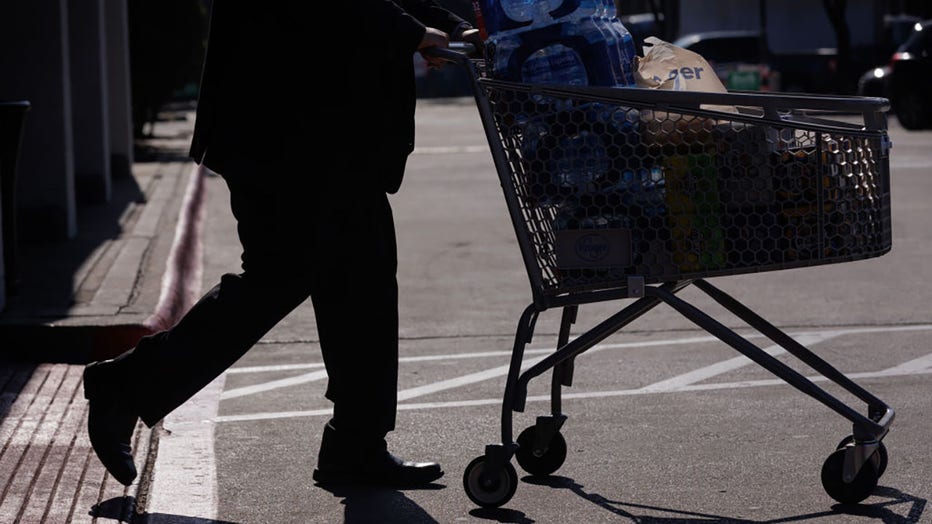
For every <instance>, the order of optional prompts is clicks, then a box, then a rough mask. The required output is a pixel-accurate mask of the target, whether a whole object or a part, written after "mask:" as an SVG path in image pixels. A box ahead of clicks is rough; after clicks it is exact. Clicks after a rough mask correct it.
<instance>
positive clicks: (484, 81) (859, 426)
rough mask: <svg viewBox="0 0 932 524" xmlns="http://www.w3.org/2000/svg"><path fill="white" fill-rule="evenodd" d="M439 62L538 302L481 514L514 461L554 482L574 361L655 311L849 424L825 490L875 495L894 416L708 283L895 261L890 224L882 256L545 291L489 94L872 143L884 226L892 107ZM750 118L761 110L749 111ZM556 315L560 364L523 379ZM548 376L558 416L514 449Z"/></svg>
mask: <svg viewBox="0 0 932 524" xmlns="http://www.w3.org/2000/svg"><path fill="white" fill-rule="evenodd" d="M435 53H436V54H438V55H440V56H442V57H443V58H445V59H447V60H449V61H451V62H455V63H456V64H458V65H459V66H461V67H464V68H465V69H466V71H467V73H468V77H469V79H470V81H471V83H472V87H473V93H474V96H475V101H476V104H477V107H478V109H479V114H480V117H481V121H482V124H483V127H484V129H485V133H486V138H487V140H488V143H489V146H490V150H491V153H492V158H493V160H494V164H495V167H496V170H497V172H498V175H499V178H500V179H501V183H502V188H503V192H504V197H505V201H506V204H507V206H508V209H509V213H510V216H511V220H512V223H513V226H514V230H515V233H516V235H517V240H518V244H519V247H520V250H521V254H522V258H523V260H524V264H525V267H526V269H527V272H528V278H529V281H530V284H531V289H532V293H533V302H532V303H531V304H530V305H528V306H527V308H526V309H525V310H524V312H523V313H522V315H521V317H520V320H519V321H518V325H517V331H516V333H515V339H514V347H513V350H512V356H511V362H510V368H509V372H508V376H507V382H506V385H505V391H504V397H503V401H502V407H501V442H500V443H496V444H490V445H488V446H486V448H485V453H484V454H482V455H480V456H478V457H476V459H474V460H473V461H472V462H471V463H470V464H469V466H467V468H466V470H465V472H464V475H463V483H464V488H465V490H466V492H467V494H468V495H469V497H470V499H471V500H472V501H473V502H475V503H476V504H477V505H480V506H484V507H498V506H501V505H503V504H505V503H506V502H508V500H510V499H511V497H512V496H513V494H514V493H515V490H516V485H517V474H516V471H515V469H514V467H513V466H512V465H511V459H512V457H517V459H518V462H519V464H520V465H521V466H522V467H523V468H524V469H525V470H527V471H528V472H529V473H531V474H535V475H547V474H550V473H552V472H553V471H555V470H556V469H557V468H559V467H560V465H562V462H563V460H564V458H565V455H566V445H565V442H564V441H563V438H562V436H561V435H560V428H561V426H562V425H563V423H564V422H565V420H566V418H567V417H566V415H564V413H563V410H562V399H561V391H562V388H563V387H565V386H570V385H572V380H573V368H574V365H573V364H574V359H575V358H576V357H577V356H578V355H580V354H582V353H584V352H585V351H587V350H589V349H590V348H592V347H594V346H595V345H596V344H598V343H599V342H601V341H602V340H604V339H605V338H607V337H609V336H610V335H612V334H614V333H616V332H618V331H619V330H621V329H622V328H624V327H625V326H627V325H628V324H630V323H631V322H632V321H634V320H635V319H637V318H639V317H641V316H642V315H644V314H646V313H647V312H649V311H650V310H652V309H653V308H654V307H655V306H657V305H659V304H667V305H669V306H670V307H672V308H673V309H674V310H676V311H677V312H678V313H680V314H681V315H683V316H684V317H686V318H687V319H689V320H690V321H692V322H693V323H695V324H696V325H697V326H699V327H700V328H702V329H704V330H706V331H707V332H709V333H710V334H712V335H714V336H715V337H717V338H718V339H720V340H721V341H723V342H724V343H726V344H728V345H729V346H731V347H732V348H734V349H735V350H737V351H738V352H740V353H741V354H743V355H745V356H746V357H748V358H749V359H751V360H752V361H754V362H755V363H757V364H758V365H760V366H761V367H763V368H764V369H766V370H768V371H770V372H771V373H773V374H774V375H776V376H777V377H779V378H780V379H782V380H784V381H785V382H787V383H788V384H790V385H792V386H793V387H795V388H796V389H798V390H799V391H801V392H802V393H804V394H806V395H808V396H810V397H812V398H814V399H815V400H817V401H819V402H821V403H822V404H824V405H825V406H827V407H828V408H829V409H831V410H833V411H834V412H836V413H837V414H838V415H840V416H842V417H844V418H845V419H847V420H849V421H850V422H851V423H852V433H851V435H849V436H847V437H845V439H843V440H842V441H841V443H840V444H839V445H838V447H837V449H836V452H835V453H833V454H832V455H831V456H830V457H829V458H828V460H826V462H825V464H824V465H823V470H822V481H823V486H824V487H825V489H826V491H827V492H828V494H829V495H830V496H832V497H833V498H835V499H836V500H839V501H840V502H843V503H857V502H860V501H861V500H863V499H864V498H866V497H867V496H869V495H870V493H871V492H872V491H873V488H874V487H875V486H876V483H877V479H878V478H879V476H880V475H881V474H882V473H883V472H884V470H885V468H886V462H887V457H886V449H885V448H884V446H883V443H882V440H883V438H884V436H885V435H886V434H887V432H888V431H889V429H890V426H891V424H892V422H893V419H894V410H893V408H892V407H890V406H889V405H887V404H886V403H885V402H883V401H882V400H880V399H879V398H878V397H876V396H875V395H873V394H871V393H870V392H868V391H867V390H865V389H864V388H862V387H861V386H859V385H858V384H856V383H855V382H854V381H852V380H851V379H849V378H848V377H847V376H845V374H843V373H842V372H840V371H838V370H837V369H836V368H835V367H833V366H832V365H831V364H829V363H828V362H826V361H825V360H823V359H822V358H820V357H819V356H818V355H816V354H814V353H813V352H812V351H810V350H809V349H808V348H806V347H805V346H803V345H802V344H800V343H799V342H797V341H796V340H794V339H793V338H792V337H790V336H789V335H787V334H786V333H785V332H783V331H782V330H781V329H779V328H777V327H776V326H774V325H773V324H771V323H770V322H768V321H767V320H765V319H764V318H763V317H761V316H760V315H758V314H757V313H755V312H754V311H752V310H751V309H750V308H748V307H747V306H745V305H744V304H742V303H741V302H739V301H738V300H737V299H735V298H734V297H732V296H730V295H729V294H727V293H725V292H724V291H722V290H721V289H719V288H718V287H716V286H714V285H712V284H711V283H710V282H709V281H708V280H707V278H709V277H716V276H723V275H734V274H739V273H748V272H755V271H768V270H776V269H786V268H791V267H803V266H811V265H817V264H827V263H837V262H845V261H850V260H858V259H863V258H869V257H874V256H879V255H882V254H884V253H886V252H887V251H889V249H890V242H891V240H890V237H891V236H892V235H889V216H887V217H886V218H887V220H886V224H885V225H884V227H885V228H886V229H887V231H886V234H885V238H884V242H883V245H882V246H880V248H879V249H877V250H874V251H870V252H862V253H859V254H856V255H854V256H834V257H826V258H825V259H814V260H807V261H797V262H790V263H779V264H770V265H768V266H766V267H753V266H748V267H743V268H738V269H734V268H732V269H711V270H700V271H693V272H684V273H683V274H681V275H673V278H671V276H670V275H660V276H656V275H655V276H650V275H649V276H647V277H645V276H639V275H629V276H627V277H625V278H624V280H623V281H620V282H614V283H613V284H612V285H609V286H601V287H599V286H595V287H591V288H589V289H587V288H585V287H583V288H578V289H574V288H560V287H559V286H558V287H557V288H554V287H553V286H549V287H548V282H546V278H545V276H544V275H543V273H542V272H541V269H540V266H539V260H538V257H539V253H537V252H536V251H535V245H534V240H533V239H532V238H531V236H530V235H529V232H528V228H527V225H526V223H525V222H526V218H527V217H526V216H525V215H523V214H522V212H521V202H520V201H519V195H517V194H516V192H515V190H514V185H513V180H512V172H513V166H512V165H511V164H510V163H511V162H513V160H512V159H510V158H509V156H508V154H507V152H506V146H505V145H504V144H503V140H502V130H501V129H500V126H499V124H498V123H497V122H496V108H495V107H494V102H493V100H492V99H491V98H490V93H493V92H495V91H496V90H501V89H506V90H511V91H513V92H523V93H526V94H527V95H528V96H531V97H557V98H559V97H563V98H572V99H574V100H588V101H595V102H603V103H604V102H608V103H617V104H623V105H626V106H635V107H644V108H653V109H659V110H663V111H666V112H675V113H678V114H685V115H691V116H695V117H708V118H721V117H722V113H721V112H719V111H716V110H714V109H708V107H709V106H710V105H712V106H733V107H738V108H745V109H744V110H742V111H739V112H738V113H736V114H728V115H727V118H728V119H729V120H731V121H736V122H747V123H749V124H752V125H768V124H772V125H778V126H787V125H790V126H793V127H795V128H798V129H804V130H807V131H809V132H814V133H821V132H827V133H838V132H842V133H845V134H847V135H852V136H859V137H867V138H869V139H870V140H872V141H874V142H872V143H875V144H878V148H877V149H878V153H879V159H878V160H879V162H878V163H877V168H878V169H879V171H880V173H879V175H880V176H879V179H880V180H881V181H882V182H883V184H884V185H885V187H883V188H882V191H883V192H884V194H885V195H887V199H886V201H885V202H883V203H882V204H880V205H881V206H884V211H885V212H886V213H887V214H889V197H888V195H889V187H888V185H889V155H888V150H889V148H890V147H891V144H890V142H889V139H888V137H887V134H886V114H885V113H886V112H887V111H888V109H889V103H888V101H887V100H886V99H879V98H863V97H840V96H817V95H789V94H771V93H766V94H762V93H749V92H729V93H720V94H719V93H688V92H674V91H657V90H648V89H617V88H599V87H569V86H549V85H547V86H545V85H528V84H517V83H512V82H502V81H497V80H493V79H490V78H487V77H486V75H485V74H484V71H485V66H486V64H485V63H484V62H483V61H482V60H477V59H474V58H470V57H469V56H468V55H467V54H466V53H464V52H463V51H462V50H436V51H435ZM746 108H753V109H751V110H747V109H746ZM841 113H850V114H854V115H858V118H859V122H857V123H850V122H845V121H839V120H832V119H830V118H829V117H830V116H832V115H838V114H841ZM826 115H829V117H826ZM690 285H694V286H695V287H696V288H698V289H700V290H702V291H703V292H704V293H705V294H707V295H708V296H709V297H711V298H712V299H713V300H714V301H715V302H717V303H718V304H720V305H721V306H723V307H724V308H726V309H727V310H728V311H730V312H731V313H733V314H735V315H736V316H737V317H738V318H740V319H741V320H743V321H744V322H745V323H747V325H748V326H750V327H751V328H754V329H755V330H757V331H758V332H759V333H760V334H762V335H764V336H766V337H767V338H768V339H770V340H771V341H773V342H774V343H776V344H778V345H779V346H781V347H782V348H784V349H785V350H786V351H787V352H788V353H789V354H790V355H793V356H795V357H796V358H798V359H799V360H800V361H802V362H803V363H805V364H807V365H808V366H810V367H811V368H812V369H814V370H815V371H817V372H818V373H820V374H821V375H822V376H824V377H825V378H827V379H828V380H830V381H832V382H833V383H834V384H836V385H838V386H840V387H842V388H843V389H844V390H845V391H847V392H848V393H850V394H852V395H853V396H855V397H857V398H858V399H860V400H861V401H863V402H864V403H865V404H866V408H867V409H866V413H862V412H860V411H858V410H856V409H855V408H853V407H851V406H849V405H848V404H846V403H844V402H842V401H841V400H839V399H838V398H837V397H835V396H834V395H832V394H830V393H828V392H826V391H825V390H824V389H823V388H821V387H819V386H817V385H816V384H815V383H813V382H812V381H811V380H810V379H808V378H806V377H805V376H803V375H802V374H800V373H799V372H797V371H795V370H794V369H793V368H791V367H790V366H788V365H787V364H785V363H783V362H781V361H780V360H778V359H776V358H774V357H773V356H771V355H769V354H768V353H766V352H765V351H764V350H763V349H761V347H759V346H758V345H756V344H753V343H751V342H749V341H748V340H747V338H745V337H744V336H741V335H739V334H738V333H736V332H735V331H734V330H732V329H730V328H728V327H726V326H725V325H723V324H722V323H720V322H719V321H718V320H716V319H715V318H713V317H711V316H709V315H708V314H706V313H705V312H703V311H701V310H700V309H699V308H697V307H696V306H694V305H692V304H690V303H689V302H687V301H685V300H683V299H682V298H680V297H679V296H677V293H678V292H679V291H680V290H682V289H684V288H686V287H688V286H690ZM620 299H634V301H633V302H632V303H630V304H629V305H627V306H626V307H624V308H622V309H621V310H620V311H618V312H617V313H614V314H612V315H611V316H609V317H608V318H606V319H605V320H603V321H602V322H600V323H599V324H597V325H596V326H594V327H592V328H591V329H589V330H587V331H585V332H584V333H581V334H579V335H578V336H577V337H575V338H573V339H572V340H571V339H570V331H571V327H572V325H573V324H574V322H575V320H576V314H577V311H578V308H579V306H580V305H584V304H591V303H596V302H604V301H611V300H620ZM554 308H562V318H561V322H560V330H559V335H558V340H557V347H556V349H555V351H554V352H553V353H552V354H550V355H548V356H547V357H546V358H544V359H543V360H541V361H539V362H537V363H536V364H534V365H533V366H531V367H530V368H528V369H526V370H525V371H523V372H522V371H521V367H522V366H521V365H522V362H523V357H524V351H525V348H526V346H527V345H528V344H529V343H530V341H531V338H532V336H533V334H534V328H535V324H536V322H537V319H538V316H539V315H540V314H541V313H542V312H544V311H547V310H550V309H554ZM550 370H553V376H552V383H551V409H550V415H549V416H541V417H538V418H537V422H536V424H535V425H533V426H531V427H529V428H527V429H526V430H525V431H524V432H522V434H521V435H520V436H518V438H517V439H516V438H515V434H514V428H513V418H512V414H513V412H523V411H524V408H525V402H526V399H527V391H528V384H529V383H530V381H531V380H533V379H535V378H536V377H539V376H540V375H542V374H543V373H545V372H547V371H550Z"/></svg>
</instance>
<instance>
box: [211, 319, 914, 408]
mask: <svg viewBox="0 0 932 524" xmlns="http://www.w3.org/2000/svg"><path fill="white" fill-rule="evenodd" d="M930 329H932V325H915V326H871V327H861V328H842V329H830V330H822V331H807V332H802V333H797V334H795V336H794V338H795V339H796V340H797V341H799V342H800V343H801V344H803V345H804V346H805V345H813V344H815V343H818V342H820V341H824V340H828V339H830V338H834V337H837V336H841V335H851V334H863V333H873V332H892V331H900V332H902V331H925V330H930ZM748 338H751V337H748ZM698 340H702V341H708V340H717V339H715V338H714V337H690V338H683V339H674V340H666V341H650V342H646V343H625V344H604V345H600V346H595V347H593V348H592V349H590V350H589V352H593V351H598V350H603V349H609V348H618V347H639V346H644V345H662V344H667V345H669V344H674V343H677V344H680V343H686V341H689V343H695V342H697V341H698ZM535 351H538V352H539V351H541V350H535ZM545 351H547V352H548V353H549V352H551V351H552V350H545ZM765 351H767V352H768V353H769V354H771V355H773V356H776V355H779V354H781V353H784V352H785V350H783V349H782V348H780V347H779V346H771V347H768V348H766V350H765ZM542 358H543V357H539V358H536V359H530V360H527V361H525V362H523V364H522V368H525V367H528V366H530V365H533V364H534V363H535V362H537V361H539V360H541V359H542ZM928 361H932V355H929V356H926V357H922V358H920V359H916V360H915V361H910V362H911V363H904V364H901V365H899V366H896V367H894V368H891V369H889V370H884V371H881V372H877V373H880V374H881V375H871V376H892V375H896V374H919V373H925V372H926V371H925V370H926V369H927V368H928V366H927V365H926V364H927V363H928ZM752 363H753V362H752V361H751V360H750V359H748V358H747V357H744V356H739V357H735V358H732V359H728V360H725V361H722V362H718V363H716V364H712V365H710V366H706V367H703V368H700V369H698V370H694V371H692V372H689V373H685V374H682V375H678V376H676V377H673V378H670V379H666V380H663V381H660V382H656V383H654V384H651V385H648V386H645V387H642V388H638V389H633V390H622V391H614V392H593V393H571V394H567V395H565V396H564V398H567V399H571V398H589V397H598V396H617V395H630V394H648V393H662V392H675V391H690V390H697V389H727V388H728V387H739V386H738V385H737V384H741V385H742V386H740V387H745V386H744V384H750V385H777V384H785V382H784V381H783V380H781V379H774V380H765V381H750V382H741V383H726V384H725V385H722V384H717V385H716V384H705V385H699V386H695V383H696V382H700V381H702V380H708V379H710V378H712V377H714V376H717V375H720V374H723V373H727V372H729V371H733V370H735V369H738V368H740V367H744V366H746V365H749V364H752ZM507 372H508V366H507V365H506V366H499V367H496V368H492V369H489V370H485V371H480V372H477V373H471V374H469V375H464V376H461V377H456V378H453V379H448V380H443V381H439V382H435V383H432V384H428V385H424V386H418V387H415V388H410V389H406V390H402V391H400V392H399V401H404V400H410V399H412V398H417V397H420V396H424V395H428V394H431V393H435V392H438V391H443V390H448V389H452V388H456V387H461V386H464V385H468V384H472V383H475V382H479V381H482V380H488V379H490V378H494V377H498V376H503V375H505V374H507ZM851 376H852V377H853V376H854V375H851ZM814 380H818V381H822V380H824V378H820V377H815V378H814ZM728 384H731V385H730V386H729V385H728ZM545 398H547V399H549V396H548V397H545ZM528 400H531V399H530V398H529V399H528ZM466 402H467V404H464V403H463V401H453V402H446V403H439V404H438V403H418V404H411V403H408V404H404V403H403V402H402V403H401V404H399V406H398V409H418V408H419V407H425V406H427V407H440V406H450V407H461V406H466V405H482V404H497V403H500V402H501V401H500V400H498V399H487V400H474V401H466ZM412 406H414V407H412ZM330 413H332V411H331V410H330V409H329V408H327V409H319V410H310V411H288V412H273V413H257V414H244V415H229V416H224V417H218V418H217V419H216V420H217V421H218V422H232V421H246V420H262V419H269V418H292V417H306V416H325V415H329V414H330Z"/></svg>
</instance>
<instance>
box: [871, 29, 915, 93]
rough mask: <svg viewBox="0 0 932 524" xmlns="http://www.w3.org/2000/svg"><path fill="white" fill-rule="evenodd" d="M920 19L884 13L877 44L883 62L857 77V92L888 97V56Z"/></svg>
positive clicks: (911, 31) (903, 40)
mask: <svg viewBox="0 0 932 524" xmlns="http://www.w3.org/2000/svg"><path fill="white" fill-rule="evenodd" d="M918 22H922V19H921V18H919V17H918V16H913V15H903V14H900V15H886V16H884V19H883V36H882V41H881V43H880V45H878V50H877V52H878V56H879V57H881V60H882V61H883V62H884V63H882V64H877V66H876V67H871V68H870V69H868V70H867V71H865V72H864V73H863V74H862V75H861V77H860V78H859V79H858V87H857V94H858V95H860V96H876V97H881V98H890V57H891V56H892V55H893V54H894V53H895V52H896V51H897V49H899V47H900V46H901V45H903V43H904V42H906V40H908V39H909V37H910V36H911V35H912V34H913V31H914V30H915V27H916V24H917V23H918Z"/></svg>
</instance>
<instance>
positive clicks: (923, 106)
mask: <svg viewBox="0 0 932 524" xmlns="http://www.w3.org/2000/svg"><path fill="white" fill-rule="evenodd" d="M889 86H890V102H891V103H892V104H893V112H894V113H895V114H896V117H897V120H899V121H900V124H901V125H902V126H903V127H905V128H906V129H927V128H930V127H932V100H930V99H929V93H930V92H932V19H930V20H926V21H924V22H921V23H917V24H916V26H915V29H914V30H913V34H912V36H910V37H909V39H908V40H906V42H904V43H903V45H901V46H900V47H899V49H897V50H896V53H894V54H893V57H892V58H891V59H890V80H889Z"/></svg>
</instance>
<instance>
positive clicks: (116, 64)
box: [103, 0, 134, 177]
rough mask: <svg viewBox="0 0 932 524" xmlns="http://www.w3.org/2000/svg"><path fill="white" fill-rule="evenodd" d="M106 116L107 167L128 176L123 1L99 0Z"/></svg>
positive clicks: (128, 101)
mask: <svg viewBox="0 0 932 524" xmlns="http://www.w3.org/2000/svg"><path fill="white" fill-rule="evenodd" d="M103 16H104V35H105V39H106V41H105V44H104V48H105V49H106V54H107V55H106V60H105V62H106V64H107V72H106V74H107V90H108V97H109V101H110V104H109V107H108V113H109V118H110V129H109V131H110V169H111V173H112V174H113V176H115V177H117V176H129V175H130V174H131V173H132V166H133V161H134V158H133V109H132V96H131V91H130V69H129V16H128V12H127V6H126V0H103Z"/></svg>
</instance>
